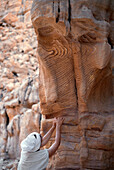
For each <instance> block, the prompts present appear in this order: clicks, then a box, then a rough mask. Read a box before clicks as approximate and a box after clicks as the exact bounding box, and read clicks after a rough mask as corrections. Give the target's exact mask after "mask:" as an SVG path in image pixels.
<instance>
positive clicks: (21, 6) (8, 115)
mask: <svg viewBox="0 0 114 170" xmlns="http://www.w3.org/2000/svg"><path fill="white" fill-rule="evenodd" d="M31 5H32V1H30V0H29V1H28V0H26V1H23V0H11V1H9V0H0V170H2V169H5V170H6V169H7V170H8V169H13V170H14V169H16V166H17V163H18V161H17V160H19V157H20V142H21V141H22V140H23V139H24V138H25V137H26V136H27V135H28V134H29V133H30V132H33V131H39V128H40V127H39V120H40V114H39V113H40V111H39V94H38V86H39V80H38V77H39V68H38V60H37V57H36V56H37V38H36V35H35V32H34V29H33V26H32V23H31V15H30V9H31ZM16 159H17V160H16ZM14 160H15V161H14ZM8 162H9V163H8Z"/></svg>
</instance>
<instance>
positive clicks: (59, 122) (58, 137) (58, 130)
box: [48, 118, 63, 157]
mask: <svg viewBox="0 0 114 170" xmlns="http://www.w3.org/2000/svg"><path fill="white" fill-rule="evenodd" d="M62 123H63V118H58V119H57V123H56V137H55V142H54V144H53V145H52V146H51V147H50V148H49V149H48V152H49V157H51V156H52V155H53V154H54V153H55V152H56V150H57V149H58V147H59V145H60V142H61V126H62Z"/></svg>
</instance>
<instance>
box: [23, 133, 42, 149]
mask: <svg viewBox="0 0 114 170" xmlns="http://www.w3.org/2000/svg"><path fill="white" fill-rule="evenodd" d="M40 145H41V137H40V134H39V133H37V132H32V133H30V134H29V135H28V136H27V137H26V138H25V139H24V140H23V141H22V142H21V149H22V151H26V152H35V151H37V150H38V149H39V148H40Z"/></svg>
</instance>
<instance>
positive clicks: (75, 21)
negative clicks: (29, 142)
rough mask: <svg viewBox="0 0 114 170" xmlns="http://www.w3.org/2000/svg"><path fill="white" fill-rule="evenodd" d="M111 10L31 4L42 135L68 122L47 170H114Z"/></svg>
mask: <svg viewBox="0 0 114 170" xmlns="http://www.w3.org/2000/svg"><path fill="white" fill-rule="evenodd" d="M113 9H114V3H113V1H109V0H107V1H104V0H103V1H97V0H93V1H90V0H86V1H85V0H68V1H67V0H53V1H52V0H44V1H40V0H34V2H33V6H32V10H31V18H32V22H33V26H34V28H35V32H36V34H37V40H38V54H39V55H38V62H39V98H40V109H41V113H42V114H43V120H42V124H41V125H42V129H41V130H42V132H43V133H46V131H47V130H48V129H49V127H50V126H51V119H52V118H53V117H55V116H56V117H58V116H64V117H65V121H64V124H63V126H62V142H61V146H60V147H59V149H58V151H57V152H56V154H55V155H54V156H53V157H52V159H51V160H50V164H49V166H48V169H52V170H53V169H56V170H59V169H65V170H66V169H113V168H114V159H113V158H114V157H113V155H114V126H113V121H114V115H113V113H114V112H113V111H114V110H113V108H114V107H113V83H112V81H113V74H112V70H113V63H112V62H113V57H112V55H113V46H114V40H113V33H112V32H113V19H114V11H113ZM53 137H54V136H53ZM53 137H52V139H51V140H50V142H49V144H48V145H47V147H49V146H50V145H51V144H52V143H53V140H54V139H53Z"/></svg>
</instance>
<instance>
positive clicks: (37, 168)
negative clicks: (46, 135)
mask: <svg viewBox="0 0 114 170" xmlns="http://www.w3.org/2000/svg"><path fill="white" fill-rule="evenodd" d="M48 161H49V154H48V151H47V149H44V150H39V151H37V152H25V151H22V152H21V159H20V162H19V165H18V168H17V170H44V169H45V168H46V167H47V164H48Z"/></svg>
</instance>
